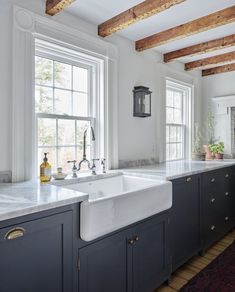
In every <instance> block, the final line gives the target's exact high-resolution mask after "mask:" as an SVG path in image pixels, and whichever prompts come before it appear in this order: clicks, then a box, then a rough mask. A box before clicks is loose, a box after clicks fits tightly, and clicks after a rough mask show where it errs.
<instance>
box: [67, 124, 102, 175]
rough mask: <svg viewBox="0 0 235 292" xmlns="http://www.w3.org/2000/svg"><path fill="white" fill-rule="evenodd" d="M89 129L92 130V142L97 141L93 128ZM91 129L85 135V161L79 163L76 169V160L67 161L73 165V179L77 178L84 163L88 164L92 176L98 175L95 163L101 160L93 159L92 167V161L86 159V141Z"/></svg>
mask: <svg viewBox="0 0 235 292" xmlns="http://www.w3.org/2000/svg"><path fill="white" fill-rule="evenodd" d="M89 128H90V129H91V139H92V141H95V131H94V129H93V127H92V126H91V127H89ZM89 128H87V129H86V130H85V131H84V133H83V159H82V160H81V161H80V162H79V164H78V167H76V162H77V161H76V160H69V161H67V162H68V163H73V168H72V171H73V177H77V171H79V170H80V169H81V167H82V164H83V163H87V166H88V168H89V169H91V171H92V174H93V175H96V165H95V161H98V160H99V159H98V158H96V159H92V165H91V163H90V161H89V160H88V159H87V158H86V147H87V141H86V139H87V130H88V129H89Z"/></svg>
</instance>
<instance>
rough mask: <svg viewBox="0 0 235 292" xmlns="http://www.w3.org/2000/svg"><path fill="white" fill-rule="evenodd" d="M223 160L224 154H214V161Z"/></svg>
mask: <svg viewBox="0 0 235 292" xmlns="http://www.w3.org/2000/svg"><path fill="white" fill-rule="evenodd" d="M223 158H224V154H223V153H216V154H215V159H223Z"/></svg>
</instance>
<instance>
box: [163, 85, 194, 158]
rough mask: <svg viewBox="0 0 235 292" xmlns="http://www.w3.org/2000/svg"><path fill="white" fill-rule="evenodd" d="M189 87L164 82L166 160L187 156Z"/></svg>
mask: <svg viewBox="0 0 235 292" xmlns="http://www.w3.org/2000/svg"><path fill="white" fill-rule="evenodd" d="M190 129H191V87H189V86H184V85H181V84H178V83H176V82H173V81H169V80H167V82H166V161H172V160H182V159H187V158H189V153H190V147H191V138H190V137H191V135H190V132H191V130H190Z"/></svg>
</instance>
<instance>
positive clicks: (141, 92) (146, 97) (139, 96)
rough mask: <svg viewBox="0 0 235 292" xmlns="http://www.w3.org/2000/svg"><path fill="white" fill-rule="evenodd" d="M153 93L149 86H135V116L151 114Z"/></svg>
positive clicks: (141, 116)
mask: <svg viewBox="0 0 235 292" xmlns="http://www.w3.org/2000/svg"><path fill="white" fill-rule="evenodd" d="M151 93H152V91H150V90H149V88H148V87H145V86H135V87H134V90H133V95H134V113H133V116H134V117H140V118H146V117H150V116H151Z"/></svg>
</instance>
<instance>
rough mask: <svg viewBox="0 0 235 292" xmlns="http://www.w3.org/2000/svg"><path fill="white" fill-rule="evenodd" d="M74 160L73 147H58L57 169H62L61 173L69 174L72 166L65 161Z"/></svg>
mask: <svg viewBox="0 0 235 292" xmlns="http://www.w3.org/2000/svg"><path fill="white" fill-rule="evenodd" d="M74 159H76V156H75V147H60V148H59V149H58V167H62V168H63V172H71V170H72V167H73V165H72V164H70V163H67V161H68V160H74Z"/></svg>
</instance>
